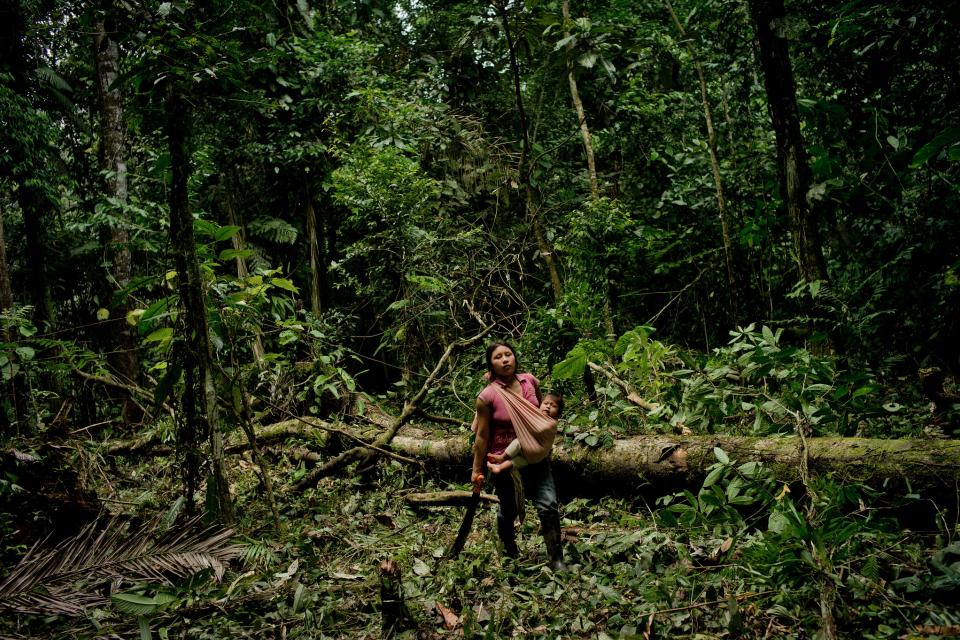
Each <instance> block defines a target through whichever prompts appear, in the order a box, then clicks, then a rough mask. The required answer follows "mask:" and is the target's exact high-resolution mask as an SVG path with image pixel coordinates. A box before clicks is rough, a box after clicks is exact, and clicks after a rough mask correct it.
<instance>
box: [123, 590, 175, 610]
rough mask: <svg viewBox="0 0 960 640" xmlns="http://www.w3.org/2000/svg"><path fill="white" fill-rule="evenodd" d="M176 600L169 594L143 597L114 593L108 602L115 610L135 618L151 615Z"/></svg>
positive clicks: (135, 594) (134, 594)
mask: <svg viewBox="0 0 960 640" xmlns="http://www.w3.org/2000/svg"><path fill="white" fill-rule="evenodd" d="M176 600H177V597H176V596H174V595H172V594H169V593H158V594H157V595H155V596H143V595H140V594H138V593H115V594H113V595H112V596H110V601H111V602H112V603H113V605H114V606H115V607H116V608H117V609H119V610H120V611H122V612H123V613H129V614H131V615H135V616H149V615H152V614H154V613H156V612H157V611H160V610H161V609H163V608H164V607H166V606H167V605H169V604H170V603H171V602H175V601H176Z"/></svg>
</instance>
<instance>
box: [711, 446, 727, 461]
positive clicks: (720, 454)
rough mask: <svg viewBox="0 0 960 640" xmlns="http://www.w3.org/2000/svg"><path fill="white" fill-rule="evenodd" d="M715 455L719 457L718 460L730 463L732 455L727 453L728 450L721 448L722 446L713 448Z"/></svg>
mask: <svg viewBox="0 0 960 640" xmlns="http://www.w3.org/2000/svg"><path fill="white" fill-rule="evenodd" d="M713 455H715V456H716V457H717V460H719V461H720V462H722V463H723V464H730V456H728V455H727V452H726V451H724V450H723V449H721V448H720V447H714V448H713Z"/></svg>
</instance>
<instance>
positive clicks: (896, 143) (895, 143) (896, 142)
mask: <svg viewBox="0 0 960 640" xmlns="http://www.w3.org/2000/svg"><path fill="white" fill-rule="evenodd" d="M887 142H888V143H889V144H890V146H891V147H893V150H894V151H898V150H899V149H900V139H899V138H897V136H887Z"/></svg>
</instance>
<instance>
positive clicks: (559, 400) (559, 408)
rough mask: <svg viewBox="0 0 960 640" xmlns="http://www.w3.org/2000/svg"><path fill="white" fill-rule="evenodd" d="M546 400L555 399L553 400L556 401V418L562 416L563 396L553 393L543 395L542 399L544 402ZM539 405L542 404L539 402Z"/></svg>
mask: <svg viewBox="0 0 960 640" xmlns="http://www.w3.org/2000/svg"><path fill="white" fill-rule="evenodd" d="M547 398H555V399H556V401H557V417H559V416H562V415H563V404H564V403H563V395H562V394H560V393H553V392H551V393H545V394H543V399H544V400H546V399H547ZM541 404H542V402H541Z"/></svg>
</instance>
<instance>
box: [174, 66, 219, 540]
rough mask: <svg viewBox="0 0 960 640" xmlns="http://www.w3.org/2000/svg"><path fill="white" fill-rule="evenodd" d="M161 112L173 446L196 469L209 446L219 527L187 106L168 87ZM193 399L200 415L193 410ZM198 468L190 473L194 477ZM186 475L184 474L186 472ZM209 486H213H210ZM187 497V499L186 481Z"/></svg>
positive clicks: (212, 394) (215, 424) (214, 410)
mask: <svg viewBox="0 0 960 640" xmlns="http://www.w3.org/2000/svg"><path fill="white" fill-rule="evenodd" d="M164 107H165V109H166V115H167V122H166V134H167V139H168V142H169V145H170V169H171V176H172V178H171V183H170V236H171V244H172V245H173V251H174V261H175V263H176V267H177V284H178V288H179V291H180V302H181V304H182V306H183V309H184V320H183V326H184V333H185V335H184V336H183V347H182V348H183V356H184V357H183V369H184V372H185V374H186V375H185V385H186V388H185V392H184V396H183V400H184V409H185V413H186V415H185V416H184V419H185V421H186V425H185V429H184V430H183V434H182V435H183V436H184V437H180V435H179V434H178V443H177V444H178V447H180V449H181V452H182V453H183V454H184V455H185V457H186V459H187V460H188V461H189V463H190V464H193V465H199V458H198V457H197V456H198V453H197V451H196V449H197V448H198V447H199V446H200V442H201V440H202V438H203V437H207V438H209V441H210V476H209V479H208V489H207V494H208V497H209V498H212V500H209V499H208V501H207V502H208V506H209V507H212V511H213V513H212V515H213V516H214V517H216V518H217V519H219V520H220V521H221V522H223V523H224V524H227V525H229V524H231V523H232V522H233V505H232V501H231V498H230V488H229V485H228V484H227V479H226V471H225V468H224V452H223V434H222V432H221V430H220V420H219V415H218V407H217V394H216V389H215V387H214V384H213V352H212V350H211V345H210V336H209V327H208V326H207V306H206V299H205V296H204V291H203V281H202V280H201V276H200V264H199V261H198V260H197V248H196V244H195V241H194V237H193V216H191V215H190V203H189V193H188V191H187V186H188V181H189V177H190V152H189V150H188V143H189V127H190V117H191V114H190V110H189V108H188V107H187V103H186V101H185V100H184V99H183V96H182V95H181V94H180V93H179V91H178V88H177V87H175V86H174V85H173V83H171V84H169V85H168V86H167V91H166V99H165V104H164ZM198 400H200V401H202V407H203V411H200V410H198V409H199V408H200V407H199V406H198V404H197V402H198ZM197 470H198V469H192V470H191V471H193V472H195V471H197ZM188 472H189V471H188ZM209 483H212V485H213V487H212V489H211V487H210V486H209ZM187 493H188V497H189V496H190V494H191V491H190V481H189V480H188V491H187Z"/></svg>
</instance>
